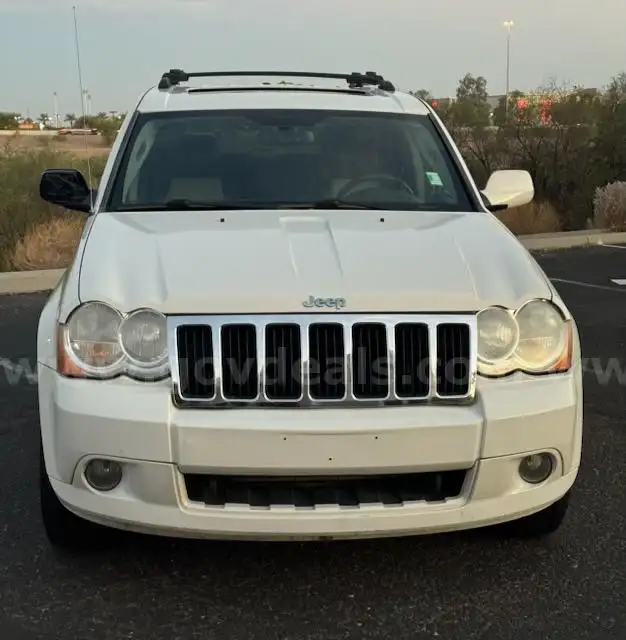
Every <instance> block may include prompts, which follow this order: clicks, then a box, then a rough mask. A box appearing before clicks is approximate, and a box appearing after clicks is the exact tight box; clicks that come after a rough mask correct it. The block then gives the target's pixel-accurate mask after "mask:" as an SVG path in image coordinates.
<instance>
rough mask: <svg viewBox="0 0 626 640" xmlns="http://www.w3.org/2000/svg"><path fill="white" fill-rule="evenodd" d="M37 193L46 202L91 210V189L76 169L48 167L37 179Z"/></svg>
mask: <svg viewBox="0 0 626 640" xmlns="http://www.w3.org/2000/svg"><path fill="white" fill-rule="evenodd" d="M39 195H40V197H41V198H42V199H43V200H45V201H46V202H50V203H51V204H56V205H59V206H60V207H64V208H65V209H72V210H74V211H83V212H86V213H89V212H90V211H91V201H92V199H93V191H92V190H91V189H90V188H89V185H88V184H87V181H86V180H85V178H84V176H83V174H82V173H81V172H80V171H77V170H76V169H48V170H46V171H44V172H43V173H42V175H41V179H40V180H39Z"/></svg>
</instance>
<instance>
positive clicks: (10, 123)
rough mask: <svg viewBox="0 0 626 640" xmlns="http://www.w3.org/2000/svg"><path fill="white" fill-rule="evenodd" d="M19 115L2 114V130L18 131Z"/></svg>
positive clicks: (0, 127) (0, 125)
mask: <svg viewBox="0 0 626 640" xmlns="http://www.w3.org/2000/svg"><path fill="white" fill-rule="evenodd" d="M19 118H20V115H19V113H13V112H9V111H7V112H0V129H16V128H17V121H18V120H19Z"/></svg>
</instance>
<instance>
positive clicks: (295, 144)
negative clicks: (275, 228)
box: [106, 109, 476, 211]
mask: <svg viewBox="0 0 626 640" xmlns="http://www.w3.org/2000/svg"><path fill="white" fill-rule="evenodd" d="M203 207H206V208H214V209H219V208H224V209H236V208H242V209H243V208H280V207H282V208H308V207H311V208H326V207H328V208H343V207H346V208H352V207H354V208H373V209H386V210H415V211H420V210H424V211H473V210H476V207H475V205H473V204H472V202H471V200H470V198H469V196H468V192H467V189H466V186H465V185H464V183H463V182H462V179H461V177H460V173H459V170H458V167H457V166H456V165H455V161H454V159H453V157H452V155H451V152H450V149H449V147H448V146H447V145H446V143H444V141H443V138H442V137H441V136H440V134H439V132H438V131H437V129H436V128H435V125H434V124H433V122H432V121H431V120H430V119H429V117H428V116H419V115H404V114H390V113H372V112H367V113H363V112H354V111H323V110H312V111H310V110H286V109H280V110H252V111H249V110H246V111H243V110H242V111H228V112H218V111H209V112H207V111H202V112H174V113H164V114H163V113H159V114H141V115H140V116H139V117H138V118H137V120H136V122H135V124H134V126H133V130H132V133H131V135H130V138H129V141H128V144H127V145H126V148H125V152H124V154H123V156H122V160H121V163H120V166H119V169H118V171H117V174H116V179H115V182H114V183H113V187H112V189H111V192H110V195H109V197H108V199H107V202H106V209H107V210H108V211H124V210H133V211H141V210H142V209H143V210H159V209H168V208H169V209H185V208H200V209H201V208H203Z"/></svg>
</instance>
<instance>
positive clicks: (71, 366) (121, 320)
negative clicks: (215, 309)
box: [57, 302, 169, 380]
mask: <svg viewBox="0 0 626 640" xmlns="http://www.w3.org/2000/svg"><path fill="white" fill-rule="evenodd" d="M166 334H167V324H166V319H165V316H163V315H162V314H161V313H158V312H157V311H152V310H151V309H139V310H137V311H133V312H132V313H129V314H128V315H123V314H121V313H120V312H119V311H117V310H116V309H114V308H113V307H111V306H109V305H107V304H104V303H101V302H88V303H86V304H83V305H81V306H80V307H78V308H77V309H76V310H75V311H74V312H73V313H72V314H71V316H70V317H69V320H68V322H67V324H66V325H61V326H60V327H59V340H58V347H57V355H58V357H57V364H58V369H59V372H60V373H62V374H63V375H68V376H77V377H85V376H86V377H95V378H112V377H114V376H117V375H120V374H126V375H128V376H130V377H132V378H138V379H141V380H147V379H158V378H163V377H165V376H166V375H168V374H169V359H168V352H167V335H166Z"/></svg>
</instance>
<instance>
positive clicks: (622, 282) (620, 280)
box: [611, 278, 626, 287]
mask: <svg viewBox="0 0 626 640" xmlns="http://www.w3.org/2000/svg"><path fill="white" fill-rule="evenodd" d="M611 282H612V283H613V284H618V285H620V286H621V287H623V286H624V285H625V284H626V278H612V279H611Z"/></svg>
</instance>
